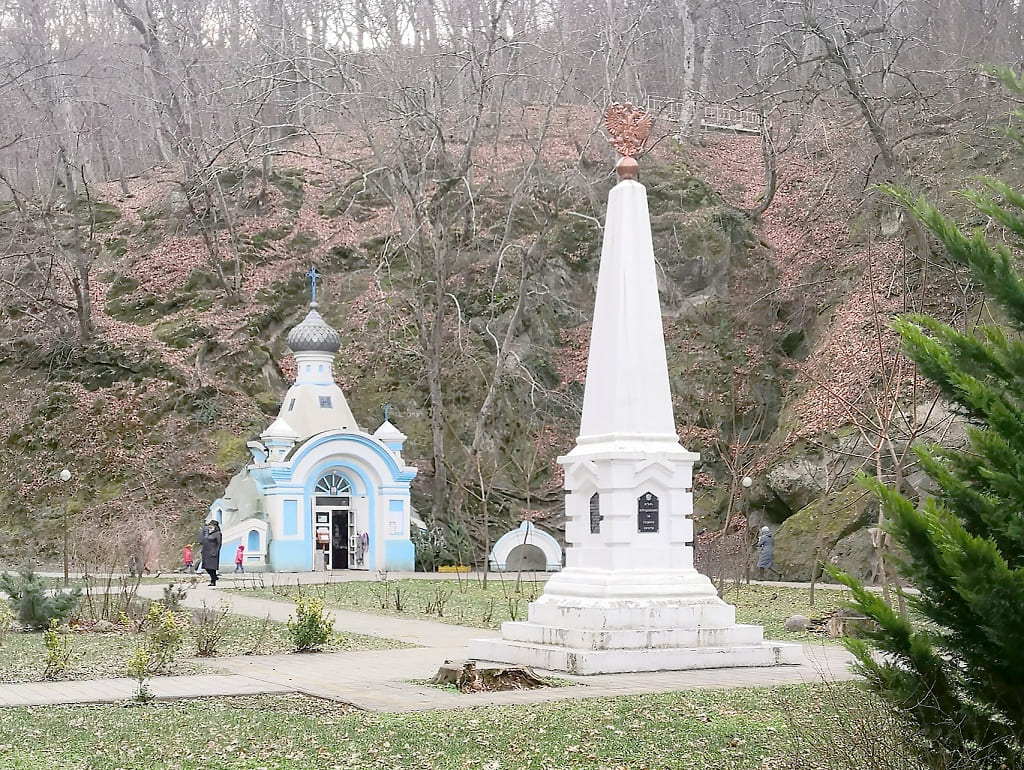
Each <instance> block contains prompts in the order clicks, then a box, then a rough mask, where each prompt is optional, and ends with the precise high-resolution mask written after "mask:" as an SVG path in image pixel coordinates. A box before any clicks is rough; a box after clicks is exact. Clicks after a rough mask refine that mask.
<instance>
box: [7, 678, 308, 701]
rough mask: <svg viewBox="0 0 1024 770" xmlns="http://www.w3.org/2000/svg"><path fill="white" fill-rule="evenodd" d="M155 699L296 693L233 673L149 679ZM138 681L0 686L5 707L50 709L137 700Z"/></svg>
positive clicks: (275, 684) (124, 679)
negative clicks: (61, 705) (52, 706)
mask: <svg viewBox="0 0 1024 770" xmlns="http://www.w3.org/2000/svg"><path fill="white" fill-rule="evenodd" d="M148 684H149V691H150V693H151V694H152V695H153V697H155V698H160V699H167V700H173V699H180V698H197V697H210V696H217V695H259V694H263V693H286V692H294V690H293V689H292V688H289V687H288V686H287V685H283V684H278V683H275V682H267V681H261V680H258V679H250V678H248V677H245V676H237V675H233V674H228V675H221V674H205V675H200V676H158V677H153V678H152V679H150V680H149V683H148ZM137 691H138V686H137V684H136V682H135V680H134V679H126V678H122V679H86V680H81V681H75V682H32V683H30V684H4V685H0V707H2V706H46V705H57V704H61V703H119V702H122V701H126V700H131V699H132V698H134V697H135V693H136V692H137Z"/></svg>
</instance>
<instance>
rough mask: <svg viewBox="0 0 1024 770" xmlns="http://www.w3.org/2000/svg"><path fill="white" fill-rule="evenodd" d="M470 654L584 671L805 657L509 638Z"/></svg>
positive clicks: (748, 648)
mask: <svg viewBox="0 0 1024 770" xmlns="http://www.w3.org/2000/svg"><path fill="white" fill-rule="evenodd" d="M759 630H760V629H759ZM469 655H470V657H471V658H475V659H477V660H487V661H501V662H502V663H513V664H516V665H522V666H530V667H532V668H538V669H543V670H546V671H565V672H566V673H569V674H582V675H587V674H620V673H628V672H638V671H685V670H690V669H703V668H740V667H753V666H779V665H799V664H800V663H802V662H803V648H802V647H801V646H800V645H798V644H787V643H785V642H761V643H760V644H748V645H738V646H731V647H651V648H643V649H636V648H634V649H604V650H586V649H579V648H574V647H563V646H556V645H549V644H533V643H529V642H518V641H510V640H507V639H473V640H472V641H470V643H469Z"/></svg>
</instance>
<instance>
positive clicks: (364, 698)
mask: <svg viewBox="0 0 1024 770" xmlns="http://www.w3.org/2000/svg"><path fill="white" fill-rule="evenodd" d="M362 577H363V579H365V577H366V576H365V575H363V576H362ZM226 582H227V581H225V583H226ZM304 582H305V581H304ZM140 593H141V594H142V595H145V596H148V597H151V598H157V597H159V596H160V595H161V593H162V589H161V587H160V586H157V585H148V586H143V587H142V589H141V590H140ZM222 602H227V603H229V604H230V605H231V609H232V611H233V612H236V613H238V614H242V615H250V616H253V617H259V618H263V617H267V616H269V617H270V618H271V619H272V620H276V621H282V622H283V621H286V620H287V619H288V618H289V616H290V615H292V613H293V611H294V610H293V606H294V605H292V604H291V602H287V601H277V600H269V599H259V598H255V597H251V596H243V595H241V594H238V593H235V592H234V591H231V590H222V589H221V588H217V589H211V588H208V587H207V586H205V585H201V586H197V587H196V589H195V590H192V591H190V592H189V594H188V597H187V598H186V600H185V603H186V604H187V605H188V606H191V607H200V606H202V605H203V604H206V605H207V606H217V605H219V604H221V603H222ZM332 613H333V615H334V619H335V629H336V630H337V631H348V632H351V633H359V634H366V635H369V636H377V637H384V638H388V639H397V640H400V641H403V642H406V643H408V644H413V645H417V646H416V647H413V648H410V649H402V650H373V651H346V652H335V653H316V654H309V655H298V654H285V655H252V656H238V657H226V658H217V659H215V660H213V661H211V664H212V665H213V666H216V667H217V668H219V669H221V670H222V671H223V672H224V673H223V674H221V675H199V676H181V677H156V678H154V679H152V680H151V681H150V685H149V688H150V691H151V693H152V694H153V695H154V696H155V697H157V698H167V699H173V698H187V697H196V696H204V695H251V694H256V693H281V692H302V693H306V694H308V695H313V696H317V697H322V698H330V699H333V700H339V701H344V702H345V703H351V704H353V705H355V706H357V707H359V708H363V709H368V710H372V711H390V712H398V711H417V710H423V709H449V708H470V707H475V706H483V705H490V704H508V703H540V702H543V701H555V700H564V699H567V698H590V697H600V696H618V695H634V694H639V693H652V692H671V691H675V690H686V689H695V688H715V687H742V686H772V685H779V684H791V683H802V682H817V681H822V680H823V679H829V680H840V679H848V678H850V677H851V674H850V673H849V670H848V663H849V661H850V656H849V654H848V653H847V652H846V651H845V650H843V649H842V648H840V647H837V646H835V645H824V644H813V645H805V647H804V652H805V658H806V660H805V663H804V664H803V665H800V666H779V667H766V668H739V669H712V670H704V671H659V672H654V673H638V674H601V675H595V676H587V677H575V676H568V675H566V674H562V673H555V674H554V675H555V676H557V677H558V678H560V679H563V680H569V681H571V682H573V683H574V684H573V685H572V686H565V687H552V688H543V689H539V690H515V691H508V692H495V693H474V694H459V693H455V692H451V691H449V690H444V689H440V688H437V687H429V686H426V685H419V684H414V682H416V681H423V680H427V679H429V678H430V677H432V676H433V675H434V673H435V672H436V671H437V669H438V668H439V667H440V666H441V665H442V664H443V663H444V662H445V661H446V660H460V659H463V658H465V656H466V643H467V642H468V641H469V640H470V639H473V638H480V637H486V636H496V635H497V632H495V631H488V630H482V629H476V628H466V627H464V626H455V625H449V624H445V623H434V622H431V621H427V620H418V619H414V618H403V617H393V616H387V615H373V614H369V613H361V612H349V611H346V610H333V611H332ZM135 690H136V684H135V681H134V680H132V679H101V680H91V681H76V682H45V683H43V682H33V683H30V684H5V685H0V706H26V705H44V704H56V703H113V702H118V701H123V700H126V699H128V698H130V697H132V695H133V694H134V693H135Z"/></svg>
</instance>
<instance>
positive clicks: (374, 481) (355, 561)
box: [210, 269, 416, 572]
mask: <svg viewBox="0 0 1024 770" xmlns="http://www.w3.org/2000/svg"><path fill="white" fill-rule="evenodd" d="M309 275H310V280H311V286H312V301H311V302H310V306H309V312H308V313H307V315H306V317H305V318H304V319H303V320H302V322H301V323H300V324H298V325H297V326H296V327H295V328H293V329H292V330H291V331H290V332H289V334H288V347H289V349H290V350H291V351H292V353H294V355H295V363H296V369H297V375H296V379H295V383H294V384H293V385H292V386H291V388H290V389H289V390H288V393H287V394H286V396H285V398H284V401H283V403H282V404H281V411H280V413H279V414H278V416H277V419H276V420H274V421H273V422H272V423H271V424H270V426H269V427H268V428H267V429H266V430H265V431H263V433H262V434H261V435H260V437H259V439H258V440H252V441H249V442H248V444H247V446H248V448H249V453H250V454H251V456H252V458H251V462H249V463H248V464H247V465H246V466H245V468H243V469H242V470H241V471H239V472H238V473H237V474H236V475H235V476H234V478H232V479H231V482H230V483H229V484H228V486H227V489H226V490H225V491H224V495H223V496H222V497H220V498H218V499H217V500H215V501H214V502H213V503H212V504H211V506H210V517H211V518H215V519H217V520H218V521H219V522H220V523H221V529H222V530H223V533H224V536H223V537H224V539H223V546H222V548H221V563H222V564H224V565H228V564H231V563H232V562H233V561H234V554H235V550H236V548H237V547H238V545H239V544H241V545H243V546H245V551H244V554H245V560H244V564H245V566H246V568H247V569H249V568H256V569H264V570H273V571H275V572H308V571H314V570H321V569H328V570H338V569H353V570H390V571H412V569H413V566H414V549H413V544H412V541H411V539H410V530H409V528H410V517H411V513H412V507H411V505H410V497H409V484H410V482H411V481H412V479H413V478H414V477H415V476H416V468H414V467H412V466H410V465H407V464H406V462H405V460H404V459H403V458H402V445H403V443H404V442H405V438H406V437H405V435H403V434H402V432H401V431H399V430H398V429H397V428H396V427H395V426H394V425H392V424H391V422H390V421H389V420H388V419H387V418H386V416H385V420H384V422H383V423H382V424H381V425H380V427H378V428H377V430H376V431H374V432H373V433H368V432H367V431H365V430H363V429H362V428H360V427H359V426H358V425H357V424H356V419H355V417H354V416H353V414H352V410H351V409H350V408H349V405H348V402H347V401H346V400H345V394H344V393H343V392H342V390H341V388H340V387H338V385H337V383H336V382H335V381H334V365H333V364H334V355H335V353H337V352H338V349H339V348H340V347H341V338H340V337H339V335H338V332H337V331H335V330H334V329H333V328H331V326H329V325H328V324H327V322H326V321H324V319H323V318H322V317H321V315H320V313H319V312H317V307H318V305H317V302H316V279H317V278H318V277H319V275H318V274H317V272H316V270H315V269H314V270H312V271H310V274H309Z"/></svg>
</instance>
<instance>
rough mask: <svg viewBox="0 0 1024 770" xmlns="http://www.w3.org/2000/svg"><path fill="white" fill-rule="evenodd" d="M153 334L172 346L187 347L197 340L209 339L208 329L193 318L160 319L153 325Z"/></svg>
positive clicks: (210, 336)
mask: <svg viewBox="0 0 1024 770" xmlns="http://www.w3.org/2000/svg"><path fill="white" fill-rule="evenodd" d="M153 336H154V337H155V338H156V339H158V340H160V341H161V342H163V343H164V344H166V345H169V346H170V347H172V348H179V349H180V348H187V347H188V346H189V345H191V344H192V343H194V342H198V341H199V340H204V339H211V338H212V336H213V335H211V334H210V331H209V329H205V328H203V327H202V326H200V325H199V324H198V323H197V322H196V320H195V319H194V318H186V319H184V320H172V321H162V322H160V323H158V324H157V325H156V326H155V327H153Z"/></svg>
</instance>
